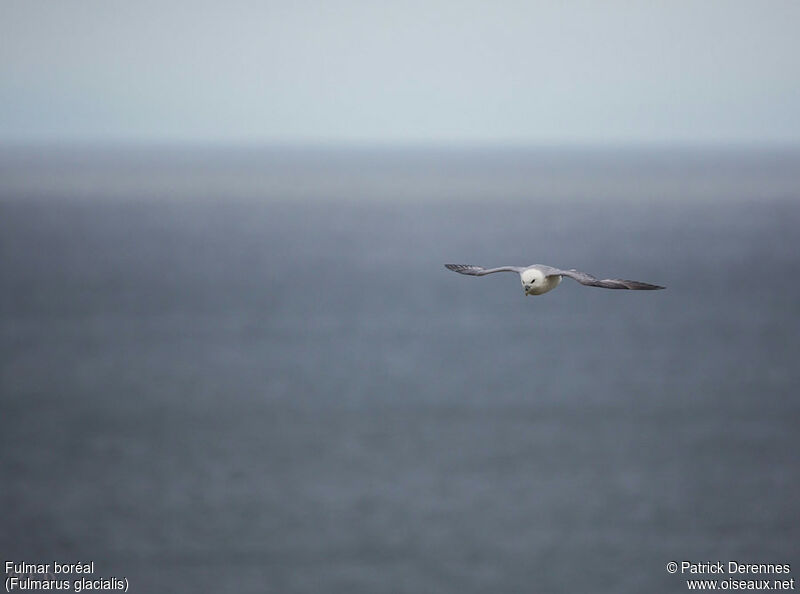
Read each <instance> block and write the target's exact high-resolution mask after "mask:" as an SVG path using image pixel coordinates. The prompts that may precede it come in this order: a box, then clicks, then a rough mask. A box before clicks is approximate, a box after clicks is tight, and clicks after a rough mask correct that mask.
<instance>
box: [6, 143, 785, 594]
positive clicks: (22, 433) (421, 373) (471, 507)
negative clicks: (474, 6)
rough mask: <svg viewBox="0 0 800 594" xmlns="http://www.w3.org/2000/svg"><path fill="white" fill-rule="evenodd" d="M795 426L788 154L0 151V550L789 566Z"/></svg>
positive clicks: (418, 577) (471, 571) (247, 574)
mask: <svg viewBox="0 0 800 594" xmlns="http://www.w3.org/2000/svg"><path fill="white" fill-rule="evenodd" d="M447 263H455V264H476V265H482V266H502V265H528V264H537V263H539V264H548V265H552V266H557V267H561V268H576V269H579V270H583V271H586V272H589V273H591V274H593V275H595V276H597V277H599V278H625V279H634V280H640V281H644V282H648V283H655V284H659V285H664V286H665V287H666V289H665V290H663V291H613V290H604V289H599V288H592V287H584V286H581V285H579V284H578V283H576V282H574V281H572V280H570V279H564V282H562V284H561V285H560V286H559V287H558V288H557V289H556V290H555V291H553V292H550V293H548V294H546V295H542V296H538V297H526V296H525V295H524V294H523V291H522V287H521V285H520V283H519V280H518V278H517V277H516V276H515V275H513V274H508V273H503V274H501V273H498V274H493V275H488V276H484V277H469V276H463V275H457V274H454V273H453V272H451V271H448V270H446V269H445V268H444V264H447ZM799 422H800V150H798V149H796V148H791V147H759V146H746V147H726V146H713V147H712V146H706V147H704V146H694V147H654V146H629V147H626V146H622V147H620V146H616V147H601V146H596V147H560V146H552V147H546V146H539V147H524V146H469V147H456V146H403V147H393V146H349V147H340V146H333V145H331V146H314V147H307V146H178V145H164V146H121V145H115V146H88V145H87V146H18V147H5V148H3V149H1V150H0V427H1V429H0V509H1V510H2V521H0V526H2V529H0V558H1V560H2V561H3V563H4V564H5V562H6V561H14V562H27V563H51V564H52V563H54V562H59V563H89V562H94V573H93V576H94V578H95V579H100V578H107V579H110V578H119V579H122V578H125V579H127V580H128V584H129V590H130V592H135V593H149V592H173V593H182V592H187V593H188V592H235V593H243V594H244V593H251V592H252V593H275V594H292V593H298V594H300V593H303V594H305V593H307V594H321V593H323V592H324V593H342V594H354V593H360V592H363V593H370V594H381V593H409V594H411V593H414V594H436V593H458V594H471V593H475V594H486V593H495V594H497V593H522V592H530V593H534V594H535V593H561V592H564V593H567V592H569V593H585V592H594V593H604V592H608V593H617V594H619V593H622V594H624V593H641V592H683V591H685V590H686V589H687V584H686V580H687V579H690V578H694V577H702V576H696V575H690V574H689V573H688V572H687V571H684V570H683V569H680V567H681V563H682V562H684V561H687V562H690V563H697V564H699V563H708V562H718V561H720V562H722V563H723V564H727V563H728V562H729V561H735V562H738V563H751V564H752V563H764V564H766V563H771V564H789V565H790V568H791V572H792V574H790V575H786V574H784V575H763V574H762V575H741V574H740V575H736V576H731V575H722V576H716V575H715V576H709V577H711V578H720V579H721V578H726V577H727V578H736V579H763V578H770V579H772V578H782V579H783V578H785V579H789V578H792V577H795V578H800V496H799V495H798V494H799V493H800V432H798V423H799ZM670 562H676V563H677V564H678V566H679V569H678V571H677V572H676V573H670V571H669V569H668V564H669V563H670ZM726 567H727V565H726ZM6 577H7V575H4V579H5V578H6ZM72 577H74V578H79V577H81V576H77V575H76V576H72ZM729 587H730V585H729Z"/></svg>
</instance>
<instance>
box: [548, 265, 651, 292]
mask: <svg viewBox="0 0 800 594" xmlns="http://www.w3.org/2000/svg"><path fill="white" fill-rule="evenodd" d="M556 275H560V276H568V277H569V278H571V279H574V280H576V281H578V282H579V283H580V284H582V285H586V286H587V287H602V288H603V289H629V290H631V291H655V290H658V289H663V288H664V287H661V286H659V285H651V284H649V283H642V282H639V281H632V280H624V279H621V278H605V279H603V280H600V279H597V278H595V277H593V276H592V275H591V274H587V273H585V272H581V271H580V270H575V269H574V268H572V269H570V270H559V269H557V268H556V269H555V270H553V271H548V272H547V276H556Z"/></svg>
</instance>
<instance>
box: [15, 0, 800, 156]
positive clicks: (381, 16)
mask: <svg viewBox="0 0 800 594" xmlns="http://www.w3.org/2000/svg"><path fill="white" fill-rule="evenodd" d="M799 31H800V2H798V1H796V0H787V1H770V0H760V1H752V2H743V1H737V0H693V1H675V0H669V1H667V0H665V1H661V2H656V1H653V0H642V1H638V2H634V1H627V2H623V1H609V0H603V1H598V0H592V1H587V2H570V1H565V2H562V1H555V0H553V1H548V2H535V1H531V0H526V1H519V2H512V1H502V0H495V1H492V0H487V1H481V2H476V1H472V0H423V1H393V2H381V1H374V0H373V1H364V2H361V1H355V0H344V1H336V0H282V1H280V2H271V1H266V0H262V1H255V0H254V1H251V2H247V1H242V0H233V1H225V2H223V1H216V2H204V1H202V0H192V1H186V2H183V1H169V0H160V1H149V0H135V1H125V2H121V1H113V0H97V1H95V0H75V1H72V0H57V1H47V2H45V1H38V0H19V1H16V0H13V1H9V0H4V1H3V2H2V5H0V141H5V142H19V141H37V140H44V141H59V142H64V141H67V142H69V141H73V140H74V141H81V142H87V141H90V142H92V141H103V140H115V141H119V140H123V141H124V140H131V141H137V142H142V141H144V142H148V141H156V142H181V141H223V142H238V141H247V142H286V141H288V142H305V141H312V142H340V141H347V142H351V141H355V142H398V141H399V142H427V141H434V142H456V143H458V142H486V141H489V142H505V141H512V142H525V143H553V142H555V143H571V142H581V143H605V142H627V141H635V142H642V141H643V142H700V143H705V142H798V140H800V33H798V32H799Z"/></svg>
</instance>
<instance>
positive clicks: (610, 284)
mask: <svg viewBox="0 0 800 594" xmlns="http://www.w3.org/2000/svg"><path fill="white" fill-rule="evenodd" d="M444 267H445V268H447V269H448V270H452V271H453V272H458V273H459V274H468V275H470V276H484V275H487V274H492V273H494V272H516V273H517V274H518V275H519V279H520V281H521V282H522V290H523V291H525V295H526V296H527V295H544V294H545V293H547V292H549V291H552V290H553V289H555V288H556V287H557V286H558V285H559V284H560V283H561V279H562V278H563V277H565V276H566V277H569V278H571V279H573V280H576V281H578V282H579V283H580V284H582V285H586V286H587V287H601V288H603V289H629V290H631V291H654V290H657V289H663V288H664V287H660V286H658V285H651V284H648V283H642V282H639V281H632V280H623V279H619V278H606V279H603V280H600V279H597V278H595V277H593V276H592V275H591V274H587V273H585V272H581V271H580V270H575V269H574V268H571V269H570V270H561V269H560V268H553V267H552V266H545V265H543V264H532V265H530V266H500V267H498V268H484V267H483V266H472V265H470V264H445V265H444Z"/></svg>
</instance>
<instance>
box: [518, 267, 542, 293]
mask: <svg viewBox="0 0 800 594" xmlns="http://www.w3.org/2000/svg"><path fill="white" fill-rule="evenodd" d="M519 278H520V281H521V282H522V290H523V291H525V294H526V295H539V294H540V293H541V292H544V290H545V286H546V282H545V281H546V278H545V276H544V273H543V272H542V271H541V270H538V269H536V268H528V269H526V270H523V271H522V273H521V274H520V275H519Z"/></svg>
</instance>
